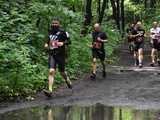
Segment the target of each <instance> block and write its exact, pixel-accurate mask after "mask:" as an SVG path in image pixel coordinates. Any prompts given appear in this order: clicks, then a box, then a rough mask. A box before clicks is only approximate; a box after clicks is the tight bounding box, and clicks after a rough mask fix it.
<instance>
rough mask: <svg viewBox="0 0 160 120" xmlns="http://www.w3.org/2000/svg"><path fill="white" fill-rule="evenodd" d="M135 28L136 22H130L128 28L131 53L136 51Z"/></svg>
mask: <svg viewBox="0 0 160 120" xmlns="http://www.w3.org/2000/svg"><path fill="white" fill-rule="evenodd" d="M134 29H135V24H134V23H132V24H129V26H128V28H127V39H128V43H129V50H130V52H131V53H133V52H134V38H133V37H132V35H133V32H134Z"/></svg>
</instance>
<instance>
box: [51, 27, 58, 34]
mask: <svg viewBox="0 0 160 120" xmlns="http://www.w3.org/2000/svg"><path fill="white" fill-rule="evenodd" d="M58 30H59V26H52V29H51V31H52V32H53V33H57V32H58Z"/></svg>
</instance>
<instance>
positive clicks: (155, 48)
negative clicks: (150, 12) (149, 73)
mask: <svg viewBox="0 0 160 120" xmlns="http://www.w3.org/2000/svg"><path fill="white" fill-rule="evenodd" d="M150 38H151V47H152V50H151V59H152V62H151V64H150V65H151V66H152V67H154V66H155V63H156V62H158V65H159V66H160V59H159V58H158V57H159V56H158V52H159V51H160V28H159V27H158V22H156V21H155V22H153V28H151V30H150ZM156 58H157V61H156Z"/></svg>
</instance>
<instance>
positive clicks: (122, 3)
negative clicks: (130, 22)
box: [121, 0, 125, 32]
mask: <svg viewBox="0 0 160 120" xmlns="http://www.w3.org/2000/svg"><path fill="white" fill-rule="evenodd" d="M121 21H122V23H121V24H122V25H121V26H122V31H123V32H124V31H125V17H124V0H121Z"/></svg>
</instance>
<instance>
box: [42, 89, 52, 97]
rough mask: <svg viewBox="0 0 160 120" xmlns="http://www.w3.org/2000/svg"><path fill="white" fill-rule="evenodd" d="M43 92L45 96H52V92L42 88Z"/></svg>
mask: <svg viewBox="0 0 160 120" xmlns="http://www.w3.org/2000/svg"><path fill="white" fill-rule="evenodd" d="M43 92H44V94H45V95H46V96H47V97H49V98H50V97H52V92H51V91H49V90H43Z"/></svg>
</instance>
